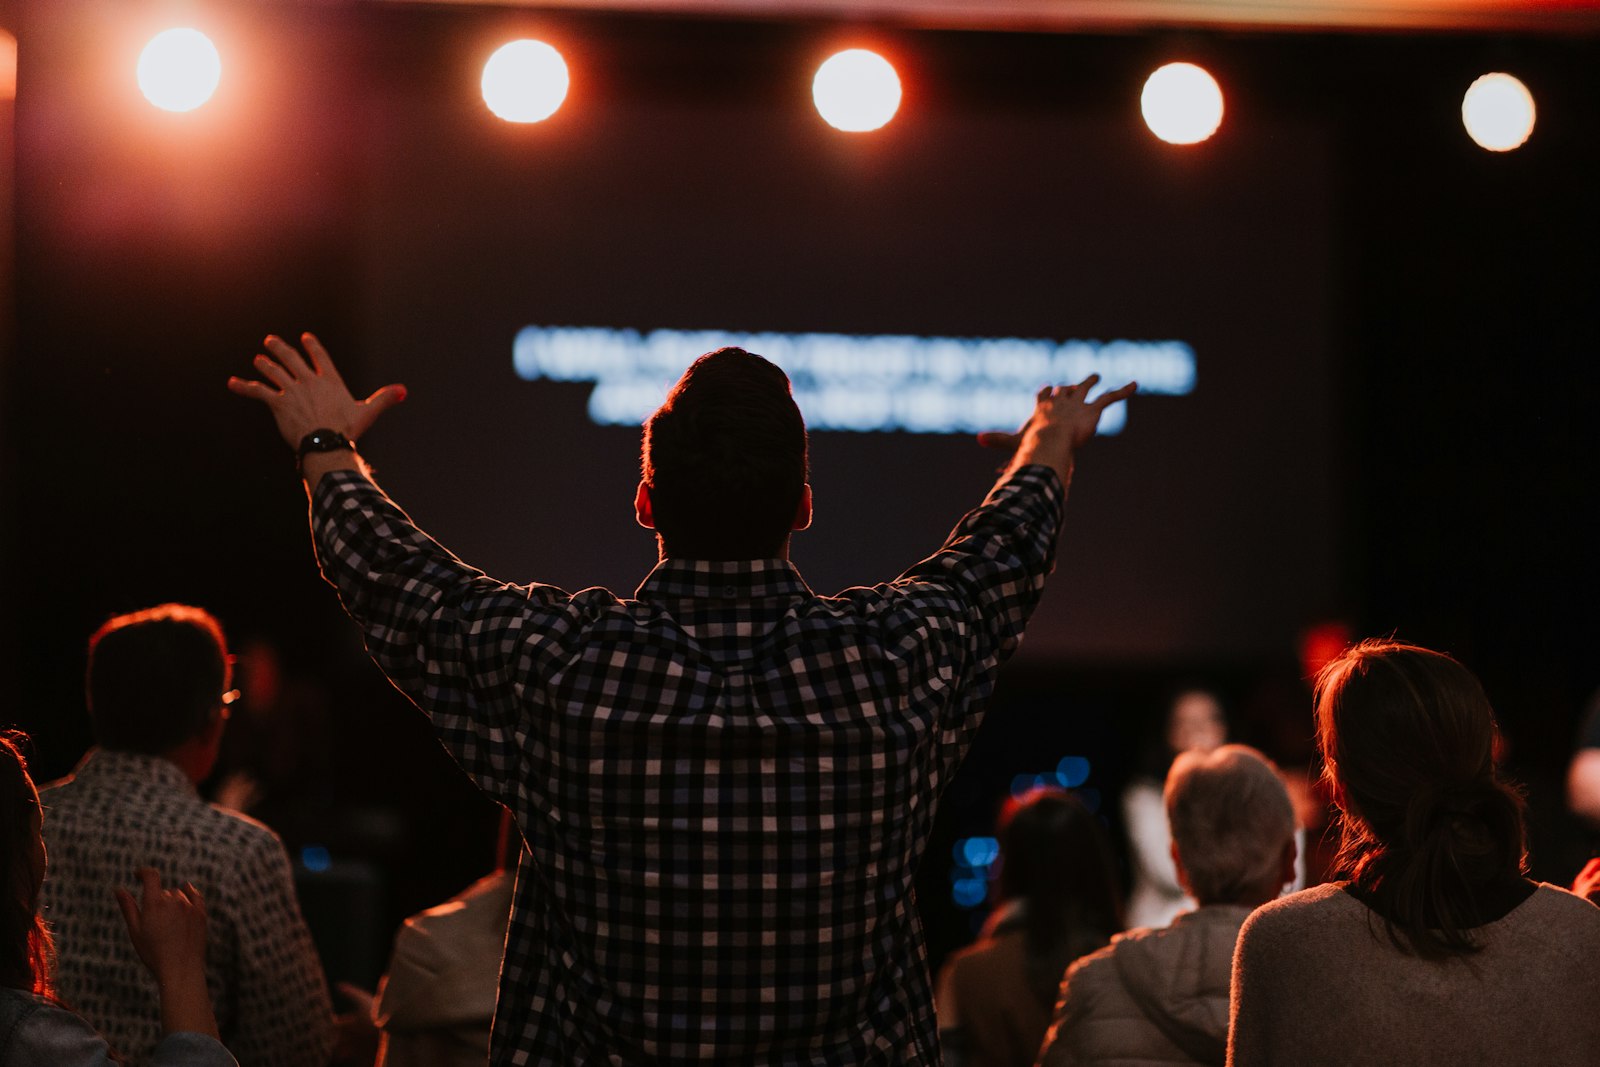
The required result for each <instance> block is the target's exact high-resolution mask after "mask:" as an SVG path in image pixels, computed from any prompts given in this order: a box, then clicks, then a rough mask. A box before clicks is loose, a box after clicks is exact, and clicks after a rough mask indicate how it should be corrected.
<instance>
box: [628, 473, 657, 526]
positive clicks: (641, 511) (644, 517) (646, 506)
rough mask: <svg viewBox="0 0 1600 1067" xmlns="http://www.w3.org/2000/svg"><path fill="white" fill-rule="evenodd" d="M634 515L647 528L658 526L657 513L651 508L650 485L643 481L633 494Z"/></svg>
mask: <svg viewBox="0 0 1600 1067" xmlns="http://www.w3.org/2000/svg"><path fill="white" fill-rule="evenodd" d="M633 517H634V518H635V519H637V520H639V525H640V526H643V527H644V528H645V529H646V530H654V529H655V528H656V517H655V513H654V512H652V511H651V510H650V487H649V486H647V485H645V484H644V482H642V481H641V482H640V483H639V488H638V491H637V492H635V493H634V494H633Z"/></svg>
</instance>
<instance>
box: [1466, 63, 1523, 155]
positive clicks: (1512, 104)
mask: <svg viewBox="0 0 1600 1067" xmlns="http://www.w3.org/2000/svg"><path fill="white" fill-rule="evenodd" d="M1533 120H1534V109H1533V94H1532V93H1530V92H1528V87H1527V86H1526V85H1523V84H1522V83H1521V82H1520V81H1518V80H1517V79H1516V78H1513V77H1512V76H1511V75H1509V74H1485V75H1484V76H1483V77H1481V78H1479V79H1478V80H1477V81H1475V82H1473V83H1472V84H1471V85H1470V86H1468V88H1467V94H1466V95H1465V96H1463V97H1462V98H1461V123H1462V125H1464V126H1466V128H1467V136H1469V137H1471V138H1472V139H1473V140H1474V141H1475V142H1477V144H1478V147H1480V148H1487V149H1488V150H1489V151H1491V152H1509V151H1511V150H1512V149H1513V148H1520V147H1522V143H1523V142H1524V141H1526V140H1527V139H1528V135H1529V134H1531V133H1533Z"/></svg>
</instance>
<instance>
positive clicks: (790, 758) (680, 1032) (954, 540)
mask: <svg viewBox="0 0 1600 1067" xmlns="http://www.w3.org/2000/svg"><path fill="white" fill-rule="evenodd" d="M302 343H303V346H304V352H303V353H302V351H301V350H300V349H298V348H296V347H295V346H293V345H290V344H289V343H287V342H285V341H283V340H282V339H280V338H277V337H269V338H267V340H266V342H265V347H266V348H267V351H268V352H270V353H271V354H270V355H267V354H262V355H259V356H257V357H256V362H255V366H256V369H257V371H258V372H259V373H260V375H261V376H262V378H263V379H265V380H264V381H262V380H254V379H250V380H247V379H242V378H233V379H231V380H230V381H229V388H230V389H232V390H233V391H234V392H235V393H238V394H239V395H242V396H247V397H253V398H256V399H259V400H262V401H264V402H265V403H266V404H267V406H268V408H269V409H270V410H271V412H272V414H273V416H274V418H275V420H276V422H277V427H278V430H279V432H280V434H282V436H283V438H284V440H285V441H286V442H288V444H289V445H290V446H291V447H297V448H298V454H299V457H300V460H301V471H302V474H303V476H304V478H305V481H306V485H307V489H308V492H309V494H310V497H311V525H312V532H313V536H314V539H315V543H316V548H317V555H318V559H319V561H320V564H321V567H322V572H323V575H324V577H326V578H327V579H328V580H329V581H330V582H331V583H332V584H333V585H334V586H335V587H336V588H337V590H338V593H339V596H340V598H341V599H342V601H343V603H344V606H345V608H346V610H347V611H348V612H349V613H350V615H351V616H352V617H353V618H354V619H355V620H356V621H357V622H358V623H359V624H360V625H361V627H362V628H363V630H364V632H365V637H366V642H367V648H368V650H369V652H370V653H371V654H372V656H373V657H374V659H375V660H376V662H377V663H378V665H379V666H380V667H381V668H382V670H383V671H384V672H385V673H386V674H387V675H388V676H389V678H390V679H391V680H392V681H393V682H394V684H395V685H396V686H397V687H399V688H400V689H401V690H402V691H403V692H404V693H405V694H406V695H407V696H408V697H410V698H411V700H412V701H414V702H415V703H416V704H417V706H418V707H419V708H421V709H422V710H423V711H424V712H425V713H426V714H427V715H428V716H429V717H430V718H431V720H432V722H433V725H434V727H435V729H436V730H437V732H438V735H439V737H440V739H441V740H442V741H443V743H444V745H445V747H446V748H447V749H449V751H450V752H451V753H452V754H453V755H454V756H455V758H456V760H457V761H458V762H459V763H460V764H461V766H462V767H463V768H464V769H465V770H466V771H467V773H468V774H470V775H471V776H472V777H473V778H474V779H475V780H476V781H477V783H478V785H479V786H480V787H481V788H483V789H484V790H486V791H487V792H488V793H489V794H490V795H491V796H493V797H494V798H495V799H496V800H498V801H499V802H500V803H502V804H504V805H505V806H506V807H507V808H508V809H509V810H510V811H511V813H512V815H513V817H514V818H515V820H516V823H517V826H518V828H519V830H520V831H521V834H522V836H523V839H524V842H525V845H526V848H525V850H524V852H523V855H522V859H521V862H520V864H519V870H518V874H517V883H516V889H515V891H514V896H513V904H512V913H511V920H510V925H509V928H508V931H507V937H506V946H505V957H504V960H503V963H502V966H501V971H500V992H499V1001H498V1005H497V1008H496V1014H495V1022H494V1029H493V1034H492V1037H491V1043H490V1062H491V1063H492V1064H493V1065H494V1067H509V1065H518V1067H521V1065H540V1067H572V1065H589V1064H608V1065H611V1064H644V1063H688V1062H698V1063H716V1064H763V1065H774V1067H778V1065H801V1064H806V1065H841V1067H842V1065H850V1067H860V1065H864V1064H926V1065H934V1064H937V1063H938V1062H939V1047H938V1034H937V1028H936V1026H935V1022H934V1012H933V994H932V988H931V983H930V981H929V977H928V969H927V963H926V958H925V957H926V954H925V950H924V944H923V935H922V929H921V925H920V923H919V922H918V919H917V911H916V902H915V899H914V897H913V894H912V877H913V874H914V872H915V869H916V865H917V862H918V859H919V858H920V856H921V854H922V851H923V848H924V847H925V845H926V843H927V839H928V833H929V829H930V827H931V825H932V822H933V814H934V808H935V806H936V803H937V801H938V798H939V795H940V792H941V790H942V787H943V786H944V784H945V783H946V782H947V781H948V780H949V778H950V776H951V774H952V773H954V771H955V769H956V767H957V766H958V764H959V763H960V761H961V757H962V756H963V755H964V754H965V752H966V750H967V747H968V745H969V743H970V742H971V739H972V736H973V733H974V731H975V730H976V729H977V727H978V725H979V722H980V721H981V719H982V713H983V705H984V703H985V701H986V699H987V698H988V696H989V695H990V692H991V691H992V689H993V685H994V677H995V673H996V671H997V668H998V666H999V664H1000V661H1001V660H1002V659H1004V658H1005V657H1006V656H1007V655H1009V654H1010V652H1011V651H1012V650H1013V649H1014V648H1015V647H1016V645H1017V642H1018V641H1019V640H1020V639H1021V636H1022V630H1023V626H1024V624H1025V622H1026V620H1027V618H1028V616H1029V614H1030V612H1031V611H1032V609H1033V606H1034V605H1035V603H1036V602H1037V600H1038V597H1039V595H1040V593H1041V591H1042V589H1043V585H1044V580H1045V576H1046V575H1047V574H1048V573H1049V571H1050V570H1051V567H1052V566H1053V560H1054V554H1055V543H1056V534H1057V530H1058V529H1059V526H1060V522H1061V514H1062V506H1063V503H1064V501H1065V496H1066V483H1067V480H1068V478H1069V477H1070V475H1071V472H1072V466H1073V461H1074V456H1075V454H1076V453H1077V451H1078V450H1079V449H1080V448H1081V447H1082V446H1083V445H1084V444H1085V443H1087V442H1088V440H1089V439H1090V438H1091V437H1092V436H1093V434H1094V432H1095V427H1096V425H1097V423H1098V420H1099V417H1100V414H1101V412H1102V411H1103V410H1104V409H1105V407H1106V406H1107V405H1109V404H1112V403H1115V402H1116V401H1118V400H1122V399H1124V398H1125V397H1127V396H1129V395H1130V394H1131V393H1132V392H1133V388H1134V387H1133V386H1132V385H1131V384H1130V385H1128V386H1126V387H1124V388H1122V389H1119V390H1115V391H1112V392H1108V393H1105V394H1104V395H1102V396H1100V397H1099V398H1098V399H1096V400H1093V401H1091V400H1089V399H1088V393H1089V391H1090V390H1091V389H1092V388H1093V386H1094V385H1095V379H1093V378H1091V379H1089V380H1087V381H1084V382H1082V383H1079V384H1078V385H1074V386H1066V387H1059V388H1047V389H1044V390H1042V391H1041V392H1040V394H1039V397H1038V402H1037V405H1036V408H1035V411H1034V413H1033V415H1032V417H1031V418H1030V419H1029V420H1028V422H1027V423H1026V424H1025V425H1024V426H1023V428H1022V429H1021V430H1020V431H1019V432H1018V433H1016V434H991V435H987V439H986V441H985V442H984V443H987V444H991V445H994V446H997V447H1001V448H1008V449H1011V450H1013V452H1014V456H1013V459H1012V461H1011V463H1010V464H1009V466H1008V467H1007V469H1006V471H1005V473H1004V474H1003V475H1002V476H1001V478H1000V481H999V483H998V484H997V485H996V486H995V487H994V490H993V491H992V492H991V493H990V494H989V496H988V497H987V499H986V500H984V502H983V503H982V505H981V506H979V507H978V508H977V509H976V510H974V511H972V512H971V513H969V514H968V515H967V516H966V518H964V519H963V520H962V521H961V523H960V524H959V525H958V526H957V527H956V529H955V531H954V533H952V534H951V536H950V538H949V539H948V540H947V541H946V542H945V544H944V547H942V548H941V549H940V550H939V551H938V552H937V553H935V554H934V555H933V556H930V557H929V558H928V559H926V560H924V561H923V562H922V563H920V564H917V565H916V566H914V567H912V568H911V569H910V570H909V571H907V572H906V573H905V574H903V575H902V576H901V577H900V578H898V579H896V580H895V581H893V582H888V583H885V584H882V585H878V586H874V587H871V588H857V589H848V590H845V591H844V592H843V593H841V594H839V595H838V596H835V597H822V596H818V595H816V594H815V593H813V592H812V591H811V590H810V589H809V588H808V587H807V586H806V584H805V582H804V581H803V580H802V579H801V577H800V574H799V571H798V570H796V569H795V567H794V566H793V564H791V563H790V562H789V559H788V554H789V535H790V533H791V532H792V531H793V530H797V529H802V528H804V527H805V526H806V525H807V524H808V523H809V522H810V518H811V493H810V488H809V486H808V485H807V483H806V476H807V468H806V436H805V425H804V422H803V421H802V419H801V416H800V412H799V410H798V408H797V407H796V406H795V403H794V400H793V398H792V396H791V395H790V390H789V382H788V379H787V377H786V376H785V375H784V374H783V372H782V371H781V370H779V369H778V368H777V367H775V366H773V365H772V364H771V363H768V362H767V361H766V360H763V359H761V358H760V357H758V356H755V355H752V354H750V353H748V352H745V351H743V350H742V349H736V348H728V349H719V350H718V351H716V352H711V353H708V354H706V355H704V356H702V357H700V359H698V360H696V361H695V363H694V364H693V365H692V366H691V367H690V368H689V369H688V371H686V372H685V374H684V375H683V377H682V378H681V379H680V380H679V382H678V383H677V385H676V386H675V387H674V388H673V390H672V392H671V394H670V395H669V396H668V398H667V401H666V403H665V404H663V405H662V407H661V408H660V409H659V410H658V411H657V412H656V413H655V414H654V415H653V416H652V417H651V418H650V420H649V422H648V423H647V424H646V427H645V435H644V449H643V479H642V481H641V482H640V485H639V489H638V493H637V497H636V500H635V506H636V512H637V516H638V519H639V522H640V523H641V524H642V525H644V526H646V527H648V528H651V529H654V530H655V531H656V533H657V537H658V543H659V547H660V563H659V564H658V565H657V566H656V568H655V569H654V570H653V571H652V572H651V573H650V575H649V576H648V577H646V579H645V581H644V583H643V584H642V585H641V586H640V587H639V589H638V591H637V592H636V593H635V595H634V596H633V597H631V598H624V597H619V596H616V595H615V594H613V593H611V592H609V591H607V590H604V589H587V590H584V591H583V592H580V593H576V594H572V593H567V592H565V591H563V590H560V589H556V588H554V587H552V586H548V585H538V584H534V585H521V586H518V585H509V584H506V583H503V582H499V581H495V580H494V579H491V578H489V577H488V576H487V575H484V574H483V573H481V572H479V571H477V570H475V569H473V568H471V567H469V566H467V565H465V564H464V563H462V562H461V561H460V560H458V559H456V558H455V557H454V556H452V555H451V554H450V553H449V552H447V551H445V550H444V549H443V548H442V547H440V546H439V545H438V544H436V543H435V542H434V541H432V540H431V539H430V538H428V537H427V535H425V534H424V533H422V532H421V531H420V530H418V529H417V528H416V526H415V525H413V524H412V523H411V521H410V519H409V518H407V516H406V515H405V513H404V512H402V511H401V510H400V509H399V508H398V507H397V506H396V505H395V504H394V503H393V502H392V501H390V500H389V498H388V497H387V496H386V495H384V493H383V492H382V491H381V490H379V489H378V487H377V486H376V485H375V484H374V483H373V481H372V479H371V477H370V472H369V471H368V470H367V468H366V467H365V465H364V464H363V462H362V460H361V458H360V456H359V455H357V453H356V452H355V448H354V444H353V442H354V441H355V439H356V438H359V437H360V436H361V435H362V434H364V433H365V432H366V430H367V429H368V428H370V427H371V425H372V424H373V422H374V421H375V420H376V419H377V418H378V417H379V415H381V414H382V413H383V412H384V411H386V410H387V409H389V408H390V407H392V406H394V405H395V404H396V403H398V402H399V401H400V400H402V399H403V398H404V395H405V392H404V389H403V387H400V386H387V387H385V388H383V389H380V390H378V391H377V392H376V393H374V394H372V396H370V397H368V398H367V399H366V400H364V401H357V400H355V399H354V398H353V397H352V396H351V395H350V392H349V390H348V389H347V388H346V386H345V384H344V382H343V380H342V378H341V377H340V375H339V372H338V370H337V369H336V368H335V367H334V365H333V363H332V361H331V360H330V359H329V358H328V354H327V352H326V351H325V350H324V349H323V347H322V346H321V344H319V343H318V341H317V340H316V338H315V337H313V336H311V335H310V334H306V335H304V336H303V337H302ZM552 506H564V507H567V508H568V509H569V510H570V509H573V508H574V504H573V502H565V503H560V502H552Z"/></svg>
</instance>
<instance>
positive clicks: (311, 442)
mask: <svg viewBox="0 0 1600 1067" xmlns="http://www.w3.org/2000/svg"><path fill="white" fill-rule="evenodd" d="M341 448H348V449H349V450H350V451H352V452H354V451H355V450H356V443H355V442H354V441H352V440H350V438H348V437H346V436H345V435H344V434H342V433H340V432H339V431H338V430H312V431H311V432H310V433H308V434H306V435H305V436H304V437H302V438H300V447H299V448H297V449H295V453H294V465H295V469H296V470H300V469H301V468H303V467H304V466H305V462H306V457H307V456H308V455H310V454H311V453H313V452H337V451H339V449H341Z"/></svg>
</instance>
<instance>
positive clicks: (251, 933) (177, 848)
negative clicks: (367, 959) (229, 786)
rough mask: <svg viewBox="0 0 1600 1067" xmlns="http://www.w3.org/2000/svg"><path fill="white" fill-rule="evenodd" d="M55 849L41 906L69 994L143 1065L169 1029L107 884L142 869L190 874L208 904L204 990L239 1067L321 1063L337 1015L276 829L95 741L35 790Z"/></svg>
mask: <svg viewBox="0 0 1600 1067" xmlns="http://www.w3.org/2000/svg"><path fill="white" fill-rule="evenodd" d="M41 800H42V802H43V804H44V808H45V816H44V837H45V843H46V846H47V848H48V849H49V854H50V865H49V874H48V877H47V879H46V881H45V887H44V904H43V906H44V914H45V917H46V918H47V919H49V920H50V922H51V924H52V926H53V928H54V931H55V938H56V948H57V953H58V955H59V961H58V964H57V968H56V982H57V986H58V989H59V992H60V995H61V997H62V999H63V1000H64V1001H65V1002H66V1003H67V1004H68V1005H70V1006H71V1007H72V1008H73V1010H75V1011H77V1012H78V1013H80V1014H81V1015H83V1016H84V1018H86V1019H87V1020H89V1022H90V1023H91V1024H92V1025H93V1026H94V1027H95V1028H96V1029H98V1030H99V1031H100V1032H101V1033H103V1034H104V1035H105V1036H106V1038H107V1040H108V1041H110V1042H111V1044H112V1046H113V1047H114V1048H116V1049H118V1050H119V1051H120V1052H122V1053H123V1054H124V1055H125V1056H126V1057H127V1058H128V1063H129V1065H130V1067H138V1065H139V1064H142V1063H144V1062H145V1060H146V1057H147V1056H148V1055H149V1053H150V1050H151V1049H152V1048H154V1047H155V1045H156V1042H157V1041H158V1040H159V1039H160V1037H161V1025H160V1007H159V1002H158V999H157V991H156V985H155V982H154V980H153V979H152V978H151V977H150V975H149V973H148V972H147V971H146V970H145V968H144V967H142V966H141V965H140V963H139V961H138V958H137V956H136V955H135V954H134V950H133V946H132V944H131V942H129V940H128V937H127V933H126V931H125V930H124V929H123V927H122V920H121V918H120V916H119V913H118V908H117V903H116V900H115V899H114V898H113V897H112V894H111V887H112V886H116V885H131V884H134V883H135V881H136V879H135V876H134V872H135V871H136V870H137V869H138V868H140V867H146V866H148V867H154V868H155V869H156V870H157V871H159V872H160V874H161V876H162V879H163V880H164V881H169V882H175V883H176V884H178V885H182V884H184V883H185V882H192V883H193V884H194V885H195V886H196V887H197V888H198V889H199V890H200V891H201V893H202V894H204V897H205V901H206V909H207V943H208V944H207V967H206V970H207V984H208V985H209V987H210V991H211V999H212V1004H213V1006H214V1008H215V1011H216V1015H217V1023H218V1026H219V1028H220V1030H221V1034H222V1039H223V1042H224V1043H225V1044H226V1045H227V1046H228V1047H229V1049H230V1050H231V1051H232V1052H233V1053H234V1055H235V1056H236V1058H237V1059H238V1060H239V1063H240V1064H241V1067H255V1065H263V1067H277V1065H283V1067H301V1065H304V1067H322V1065H323V1064H324V1063H326V1060H327V1055H328V1050H329V1048H330V1046H331V1041H332V1032H331V1022H332V1013H331V1008H330V1007H329V1002H328V993H327V988H326V983H325V981H324V979H323V976H322V972H321V968H320V965H319V963H318V961H317V957H316V953H315V950H314V948H313V947H312V945H311V940H310V935H309V934H308V932H307V931H306V928H305V923H304V921H303V920H302V919H301V916H300V911H299V905H298V903H297V902H296V900H295V896H294V887H293V881H292V874H291V871H290V868H289V862H288V858H287V856H286V855H285V854H284V851H283V845H282V844H281V842H279V840H278V838H277V835H276V834H274V833H273V832H272V831H271V830H269V829H267V828H266V827H264V826H262V825H261V824H259V823H257V822H254V821H253V820H250V819H247V818H245V817H244V816H241V815H238V814H235V813H232V812H227V811H224V810H222V809H219V808H214V807H212V806H210V805H208V804H206V803H205V802H204V801H203V800H201V799H200V798H199V796H198V795H196V793H195V791H194V787H193V786H192V785H191V784H190V782H189V781H188V779H187V778H186V777H185V776H184V774H183V772H182V771H180V770H179V769H178V768H177V767H176V766H174V765H173V764H171V763H170V762H168V761H167V760H165V759H162V758H160V757H157V756H144V755H138V754H134V753H128V752H118V751H110V750H105V749H100V750H96V751H94V752H92V753H91V754H90V756H89V757H88V758H86V759H85V760H84V762H83V763H82V764H80V765H79V767H78V770H77V772H76V773H75V774H74V776H73V777H71V778H68V779H64V780H63V781H61V782H58V783H56V784H54V785H52V786H50V787H48V788H47V789H45V790H44V791H43V792H42V794H41Z"/></svg>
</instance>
